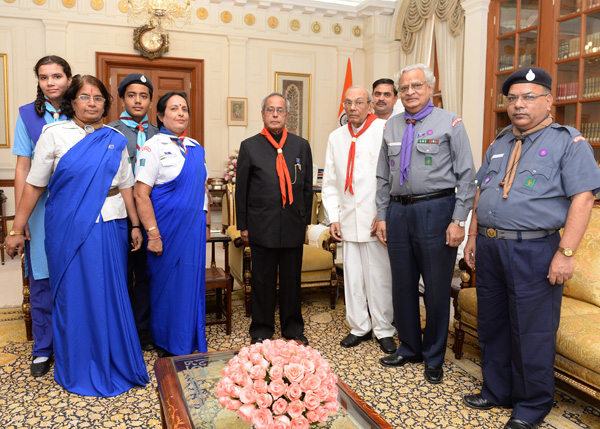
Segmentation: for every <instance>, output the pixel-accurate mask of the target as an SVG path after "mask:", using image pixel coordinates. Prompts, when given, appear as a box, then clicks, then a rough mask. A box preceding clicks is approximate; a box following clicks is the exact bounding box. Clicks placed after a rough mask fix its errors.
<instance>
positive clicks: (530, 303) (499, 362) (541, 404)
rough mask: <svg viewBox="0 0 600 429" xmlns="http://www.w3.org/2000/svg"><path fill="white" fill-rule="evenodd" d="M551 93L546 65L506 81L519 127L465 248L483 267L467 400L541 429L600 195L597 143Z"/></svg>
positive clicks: (489, 170)
mask: <svg viewBox="0 0 600 429" xmlns="http://www.w3.org/2000/svg"><path fill="white" fill-rule="evenodd" d="M551 90H552V78H551V77H550V75H549V74H548V73H546V71H545V70H543V69H541V68H537V67H527V68H524V69H521V70H518V71H516V72H514V73H513V74H511V75H510V76H508V78H507V79H506V81H505V83H504V85H503V86H502V92H503V94H504V95H505V96H506V102H507V103H506V104H507V111H508V116H509V118H510V120H511V122H512V125H509V126H508V127H507V128H505V129H504V130H503V131H502V132H501V133H500V134H499V135H498V137H496V140H495V141H494V142H493V143H492V145H491V146H490V147H489V149H488V151H487V153H486V154H485V159H484V161H483V165H482V166H481V168H480V169H479V171H478V173H477V175H476V182H477V184H478V186H479V191H478V193H477V197H476V210H475V211H474V213H473V219H472V221H471V226H470V230H469V239H468V241H467V245H466V247H465V259H466V260H467V263H468V264H469V265H470V266H471V267H476V268H477V277H476V283H477V307H478V311H477V314H478V316H477V325H478V335H479V344H480V345H481V367H482V372H483V388H482V389H481V393H478V394H474V395H467V396H465V397H464V402H465V403H466V404H467V405H468V406H469V407H471V408H476V409H483V410H487V409H490V408H492V407H494V406H503V407H507V408H511V407H514V410H513V412H512V416H511V418H510V420H509V421H508V423H506V426H504V427H505V428H509V429H510V428H512V429H529V428H537V427H538V426H539V424H540V423H541V422H542V421H543V420H544V417H545V416H546V415H547V414H548V413H549V412H550V410H551V409H552V405H553V401H554V357H555V354H556V331H557V329H558V325H559V321H560V307H561V302H562V294H563V288H564V285H563V283H564V282H565V281H566V280H568V279H570V278H571V277H572V276H573V270H574V266H575V262H574V258H573V255H574V254H575V252H576V250H577V246H578V245H579V241H580V240H581V237H582V236H583V234H584V232H585V229H586V227H587V224H588V221H589V217H590V213H591V210H592V206H593V204H594V196H593V194H595V193H597V192H599V191H600V169H599V168H598V166H597V165H596V161H595V160H594V156H593V152H592V148H591V147H590V145H589V143H588V142H587V141H586V140H585V138H584V137H583V136H582V135H581V133H580V132H579V131H577V130H576V129H574V128H571V127H567V126H563V125H559V124H556V123H554V122H553V118H552V115H551V114H550V111H551V108H552V102H553V98H552V94H551ZM565 221H566V223H565ZM562 227H564V228H565V229H564V232H563V234H562V237H561V235H560V234H559V232H558V230H559V229H560V228H562ZM476 249H477V258H475V250H476Z"/></svg>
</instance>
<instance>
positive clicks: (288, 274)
mask: <svg viewBox="0 0 600 429" xmlns="http://www.w3.org/2000/svg"><path fill="white" fill-rule="evenodd" d="M261 108H262V119H263V122H264V124H265V126H264V128H263V130H262V131H261V132H260V133H259V134H257V135H255V136H253V137H250V138H249V139H246V140H244V141H243V142H242V144H241V146H240V152H239V156H238V163H237V173H236V192H235V205H236V216H237V226H238V229H239V230H240V231H241V236H242V242H243V243H244V244H247V245H250V248H251V251H252V323H251V325H250V336H251V337H252V340H251V342H252V344H254V343H257V342H261V341H263V340H265V339H269V338H271V336H272V335H273V333H274V332H275V298H276V296H277V275H278V274H279V319H280V322H281V334H282V336H283V337H284V338H287V339H294V340H296V341H300V342H302V343H303V344H305V345H308V340H307V339H306V337H305V336H304V321H303V319H302V309H301V304H300V275H301V271H302V245H303V244H304V238H305V234H306V226H307V225H308V224H310V220H311V208H312V153H311V150H310V145H309V144H308V141H306V140H305V139H303V138H302V137H299V136H296V135H294V134H288V132H287V130H286V128H285V123H286V121H287V119H288V115H289V110H290V105H289V102H288V101H287V100H286V99H285V97H284V96H283V95H281V94H279V93H272V94H270V95H268V96H267V97H266V98H265V99H264V100H263V101H262V105H261Z"/></svg>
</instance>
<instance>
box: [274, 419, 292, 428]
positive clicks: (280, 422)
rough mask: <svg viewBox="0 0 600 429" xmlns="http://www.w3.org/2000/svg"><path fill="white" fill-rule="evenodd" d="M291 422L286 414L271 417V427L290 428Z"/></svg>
mask: <svg viewBox="0 0 600 429" xmlns="http://www.w3.org/2000/svg"><path fill="white" fill-rule="evenodd" d="M291 427H292V424H291V422H290V419H289V417H288V416H277V417H275V418H274V419H273V426H272V428H273V429H290V428H291Z"/></svg>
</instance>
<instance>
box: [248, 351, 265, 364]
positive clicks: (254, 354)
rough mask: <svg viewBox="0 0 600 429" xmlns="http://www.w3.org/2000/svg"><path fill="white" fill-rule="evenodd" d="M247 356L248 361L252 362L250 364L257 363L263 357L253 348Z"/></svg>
mask: <svg viewBox="0 0 600 429" xmlns="http://www.w3.org/2000/svg"><path fill="white" fill-rule="evenodd" d="M249 358H250V362H252V365H258V363H259V362H260V361H261V360H262V358H263V357H262V354H261V353H260V352H258V351H257V350H255V351H253V352H252V353H250V356H249Z"/></svg>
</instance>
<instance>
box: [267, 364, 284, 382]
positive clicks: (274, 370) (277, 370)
mask: <svg viewBox="0 0 600 429" xmlns="http://www.w3.org/2000/svg"><path fill="white" fill-rule="evenodd" d="M269 376H270V377H271V380H277V379H279V378H281V377H283V364H282V365H273V366H272V367H271V368H270V369H269Z"/></svg>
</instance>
